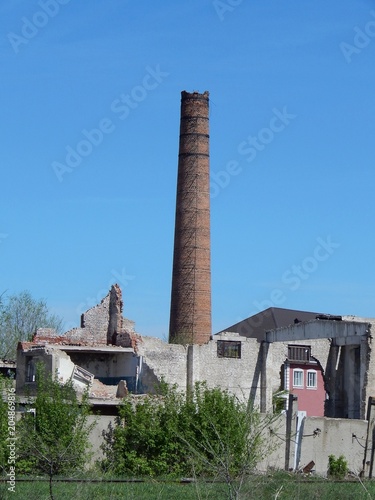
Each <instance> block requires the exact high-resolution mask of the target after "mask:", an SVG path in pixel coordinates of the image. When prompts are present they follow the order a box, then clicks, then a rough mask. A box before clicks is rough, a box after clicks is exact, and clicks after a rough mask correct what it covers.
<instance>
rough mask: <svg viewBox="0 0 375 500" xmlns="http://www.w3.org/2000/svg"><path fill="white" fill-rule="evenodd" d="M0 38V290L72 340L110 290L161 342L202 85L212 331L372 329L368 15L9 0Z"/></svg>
mask: <svg viewBox="0 0 375 500" xmlns="http://www.w3.org/2000/svg"><path fill="white" fill-rule="evenodd" d="M42 6H44V10H43V8H42ZM0 26H1V45H0V50H1V79H0V99H1V106H0V109H1V148H0V162H1V163H0V164H1V174H0V185H1V198H0V258H1V260H0V285H1V287H0V291H5V290H7V293H18V292H20V291H21V290H29V291H30V292H31V293H32V295H33V296H34V297H35V298H45V299H46V300H47V303H48V305H49V307H50V308H51V309H52V311H54V312H55V313H57V314H59V315H61V316H62V317H63V318H64V319H65V321H66V326H67V327H71V326H74V325H78V324H79V317H80V313H81V312H82V311H83V310H86V309H88V308H89V307H91V306H92V305H94V304H95V303H97V302H98V301H100V299H101V298H102V297H103V296H104V295H105V294H106V293H107V291H108V289H109V286H110V284H112V283H114V282H118V283H119V284H120V285H121V287H122V289H123V295H124V315H125V316H126V317H128V318H131V319H133V320H135V322H136V327H137V331H138V332H140V333H142V334H145V335H155V336H159V337H162V338H163V337H164V338H166V337H167V334H168V323H169V306H170V289H171V271H172V252H173V231H174V211H175V191H176V176H177V154H178V134H179V113H180V93H181V91H182V90H187V91H194V90H197V91H199V92H203V91H205V90H208V91H209V92H210V99H211V101H210V105H211V107H210V127H211V130H210V132H211V171H212V188H211V189H212V205H211V219H212V304H213V310H212V315H213V332H216V331H219V330H221V329H223V328H225V327H226V326H229V325H231V324H233V323H236V322H237V321H239V320H240V319H242V318H245V317H248V316H250V315H251V314H254V313H256V312H258V311H259V310H261V309H263V308H266V307H269V306H270V305H274V306H277V307H286V308H296V309H302V310H310V311H319V312H327V313H332V314H355V315H359V316H372V317H374V316H375V282H374V276H375V259H374V255H375V238H374V234H373V221H374V211H375V210H374V186H375V182H374V181H375V169H374V161H373V159H374V137H375V127H374V116H375V100H374V83H375V82H374V80H375V2H373V1H366V0H356V1H355V2H354V1H352V0H340V1H339V0H334V1H330V2H327V0H324V1H323V0H315V1H314V2H311V1H307V0H289V1H286V0H284V1H280V0H269V1H267V2H265V1H264V0H251V1H250V0H244V1H242V2H241V1H239V0H236V1H234V0H223V1H214V0H207V1H206V0H199V1H198V0H189V1H181V0H180V1H178V0H166V1H152V2H151V1H145V0H143V1H142V0H137V1H126V0H121V1H120V0H106V1H102V0H90V1H78V0H70V1H69V0H59V3H56V2H54V1H47V0H40V1H32V0H7V1H2V2H1V5H0ZM94 129H96V130H94ZM98 129H99V132H98V131H97V130H98ZM89 141H91V142H89ZM77 151H80V153H81V154H79V155H78V156H77Z"/></svg>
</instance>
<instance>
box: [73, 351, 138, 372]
mask: <svg viewBox="0 0 375 500" xmlns="http://www.w3.org/2000/svg"><path fill="white" fill-rule="evenodd" d="M69 356H70V359H71V360H72V361H73V362H74V363H75V364H76V365H78V366H81V367H82V368H85V370H87V371H89V372H91V373H93V374H94V375H95V377H96V378H109V377H134V376H135V372H136V367H137V357H136V356H135V355H134V354H133V353H131V352H125V353H117V352H116V353H108V352H104V353H100V352H94V351H93V352H82V353H78V352H70V353H69Z"/></svg>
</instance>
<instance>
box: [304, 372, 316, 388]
mask: <svg viewBox="0 0 375 500" xmlns="http://www.w3.org/2000/svg"><path fill="white" fill-rule="evenodd" d="M310 374H311V375H314V381H315V384H314V385H310V380H309V375H310ZM306 388H307V389H317V388H318V372H317V371H316V370H307V372H306Z"/></svg>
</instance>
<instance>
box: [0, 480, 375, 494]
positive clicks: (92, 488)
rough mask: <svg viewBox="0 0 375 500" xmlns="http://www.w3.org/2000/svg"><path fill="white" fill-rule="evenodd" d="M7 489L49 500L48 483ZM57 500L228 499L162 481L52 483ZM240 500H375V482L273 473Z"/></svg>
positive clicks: (201, 487)
mask: <svg viewBox="0 0 375 500" xmlns="http://www.w3.org/2000/svg"><path fill="white" fill-rule="evenodd" d="M7 488H8V485H7V484H6V483H0V498H1V499H4V500H10V499H12V500H13V499H16V500H23V499H25V500H44V499H45V500H48V499H49V490H48V482H46V481H33V482H17V483H16V493H12V492H8V491H7ZM54 497H55V499H56V500H60V499H61V500H67V499H69V500H70V499H80V500H81V499H82V500H94V499H98V500H99V499H102V498H106V499H124V498H126V499H127V500H128V499H129V500H133V499H134V500H139V499H141V500H155V499H161V500H164V499H165V500H167V499H168V500H169V499H171V498H173V499H177V500H178V499H182V500H193V499H194V500H195V499H199V500H204V499H207V500H208V499H214V500H221V499H223V500H226V499H228V498H229V496H228V491H227V488H226V485H225V484H223V483H197V484H194V483H189V484H179V483H172V482H164V481H157V480H155V481H152V480H148V481H145V482H138V483H120V482H98V483H94V482H70V483H66V482H58V481H57V482H55V483H54ZM239 498H240V499H243V500H245V499H246V500H247V499H257V500H260V499H261V500H268V499H270V500H271V499H272V500H273V499H278V500H313V499H324V500H352V499H353V498H355V499H356V500H362V499H363V500H369V499H372V498H373V499H375V481H374V482H372V481H365V482H364V483H363V484H361V482H360V481H340V482H334V481H330V480H323V479H318V478H311V479H307V480H306V479H304V478H302V477H301V476H290V475H288V474H285V473H284V474H283V473H275V474H273V475H271V476H256V477H254V478H252V479H251V480H249V481H247V482H246V483H245V484H244V485H243V487H242V489H241V492H240V496H239Z"/></svg>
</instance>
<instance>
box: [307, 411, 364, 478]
mask: <svg viewBox="0 0 375 500" xmlns="http://www.w3.org/2000/svg"><path fill="white" fill-rule="evenodd" d="M317 429H319V431H318V432H317V433H316V434H315V435H314V431H315V430H317ZM366 434H367V421H365V420H358V419H344V418H340V419H338V418H327V417H307V418H306V419H305V422H304V428H303V438H302V448H301V459H300V466H301V467H304V466H305V465H307V464H308V463H309V462H310V461H311V460H313V461H314V462H315V467H314V469H315V471H316V473H317V474H320V475H326V474H327V467H328V457H329V455H335V456H336V457H339V456H340V455H344V457H345V459H346V460H347V462H348V467H349V470H350V471H352V472H354V473H356V474H358V473H359V472H360V471H361V470H362V462H363V456H364V449H363V446H364V445H365V441H366ZM353 435H354V436H356V437H353Z"/></svg>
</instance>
